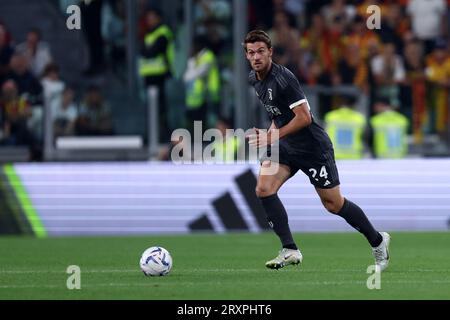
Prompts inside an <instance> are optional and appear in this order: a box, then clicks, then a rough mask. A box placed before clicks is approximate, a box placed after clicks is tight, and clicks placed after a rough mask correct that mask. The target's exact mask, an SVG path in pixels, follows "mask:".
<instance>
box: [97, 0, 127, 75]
mask: <svg viewBox="0 0 450 320" xmlns="http://www.w3.org/2000/svg"><path fill="white" fill-rule="evenodd" d="M125 24H126V9H125V1H116V0H108V1H106V2H105V5H104V6H103V10H102V38H103V39H104V49H105V52H106V59H107V61H106V63H107V64H108V67H109V68H111V69H112V71H113V72H114V73H115V74H116V75H118V76H119V77H120V78H121V79H123V81H125V79H124V78H125V70H126V35H125V33H126V27H125Z"/></svg>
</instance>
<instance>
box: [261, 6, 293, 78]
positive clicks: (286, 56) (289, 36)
mask: <svg viewBox="0 0 450 320" xmlns="http://www.w3.org/2000/svg"><path fill="white" fill-rule="evenodd" d="M290 19H291V17H290V16H289V15H288V13H287V12H286V11H278V12H276V13H275V19H274V25H273V28H272V29H270V30H269V32H268V34H269V36H270V38H271V39H272V46H273V50H274V55H275V57H274V60H275V61H277V63H279V64H282V65H284V66H286V67H288V68H290V69H291V70H292V69H293V67H294V57H295V55H296V54H297V53H298V51H299V49H300V46H299V45H300V40H299V39H300V34H299V32H298V31H297V30H296V29H295V28H293V26H292V24H293V23H292V21H290ZM293 72H294V73H296V72H295V70H293Z"/></svg>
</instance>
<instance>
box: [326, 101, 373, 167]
mask: <svg viewBox="0 0 450 320" xmlns="http://www.w3.org/2000/svg"><path fill="white" fill-rule="evenodd" d="M325 124H326V131H327V133H328V135H329V136H330V139H331V142H332V143H333V148H334V153H335V157H336V159H361V158H362V155H363V147H364V144H363V132H364V127H365V125H366V118H365V117H364V115H363V114H361V113H359V112H357V111H355V110H352V109H350V108H348V107H342V108H339V109H337V110H333V111H330V112H328V113H327V114H326V115H325Z"/></svg>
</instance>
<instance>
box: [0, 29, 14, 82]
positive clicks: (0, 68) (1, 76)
mask: <svg viewBox="0 0 450 320" xmlns="http://www.w3.org/2000/svg"><path fill="white" fill-rule="evenodd" d="M7 36H8V35H7V33H6V29H5V27H4V26H2V25H0V85H1V84H2V83H3V81H5V80H6V79H5V76H6V75H7V73H8V72H9V62H10V60H11V57H12V55H13V53H14V49H13V48H12V47H11V46H10V44H9V42H8V37H7Z"/></svg>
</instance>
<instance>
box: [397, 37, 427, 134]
mask: <svg viewBox="0 0 450 320" xmlns="http://www.w3.org/2000/svg"><path fill="white" fill-rule="evenodd" d="M404 47H405V48H404V58H405V71H406V78H405V84H404V86H402V90H401V99H400V100H401V102H402V103H401V106H400V109H399V111H400V112H401V113H403V114H404V115H405V116H407V117H408V118H409V120H410V122H411V123H412V125H411V131H412V133H413V136H414V142H415V143H421V142H422V139H423V133H424V129H425V123H426V120H427V113H426V82H425V59H424V52H423V46H422V43H421V42H420V41H419V40H417V39H410V40H407V41H406V42H405V45H404Z"/></svg>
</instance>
